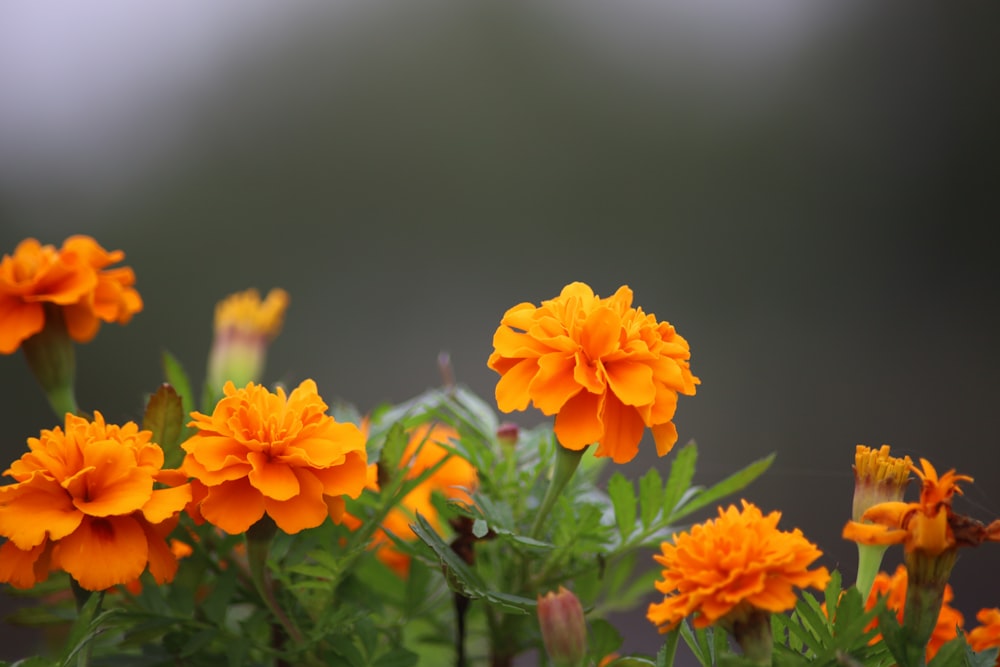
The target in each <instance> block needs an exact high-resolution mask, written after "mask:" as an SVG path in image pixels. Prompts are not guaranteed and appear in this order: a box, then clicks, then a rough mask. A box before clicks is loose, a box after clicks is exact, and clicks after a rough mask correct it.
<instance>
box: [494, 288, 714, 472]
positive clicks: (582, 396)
mask: <svg viewBox="0 0 1000 667" xmlns="http://www.w3.org/2000/svg"><path fill="white" fill-rule="evenodd" d="M493 347H494V351H493V353H492V354H491V355H490V358H489V361H488V365H489V367H490V368H492V369H493V370H495V371H496V372H498V373H499V374H500V376H501V377H500V380H499V381H498V382H497V387H496V399H497V405H498V406H499V408H500V409H501V410H502V411H503V412H512V411H514V410H525V409H527V407H528V404H529V403H531V404H533V405H534V406H535V407H536V408H538V409H539V410H541V411H542V413H544V414H546V415H555V416H556V419H555V432H556V437H557V438H558V439H559V442H560V444H562V446H563V447H566V448H567V449H572V450H577V451H579V450H581V449H584V448H585V447H587V446H588V445H590V444H592V443H595V442H596V443H598V448H597V451H596V453H595V455H596V456H610V457H611V458H612V459H613V460H614V461H615V462H616V463H625V462H627V461H630V460H632V458H633V457H635V455H636V452H637V451H638V446H639V441H640V440H641V439H642V434H643V431H644V430H645V428H646V427H647V426H648V427H650V428H651V430H652V432H653V438H654V440H655V441H656V451H657V453H658V454H659V455H660V456H663V455H665V454H666V453H667V452H669V451H670V449H671V448H672V447H673V445H674V443H675V442H676V441H677V429H676V428H675V427H674V424H673V421H672V420H673V417H674V411H675V410H676V408H677V395H678V393H681V394H686V395H693V394H694V393H695V385H697V384H699V382H700V381H699V380H698V378H696V377H695V376H694V375H692V374H691V369H690V366H689V362H688V360H689V359H690V357H691V352H690V349H689V347H688V343H687V341H686V340H684V338H682V337H681V336H680V335H679V334H678V333H677V332H676V331H675V330H674V328H673V327H672V326H671V325H670V324H668V323H667V322H657V320H656V317H655V316H653V315H648V314H646V313H644V312H643V311H642V309H641V308H633V307H632V290H630V289H629V288H628V287H626V286H622V287H620V288H619V289H618V291H617V292H615V294H614V295H612V296H610V297H607V298H603V299H602V298H600V297H598V296H597V295H595V294H594V292H593V290H592V289H591V288H590V287H589V286H587V285H585V284H584V283H580V282H576V283H572V284H570V285H567V286H566V287H564V288H563V290H562V292H561V293H560V294H559V296H558V297H556V298H555V299H551V300H548V301H543V302H542V304H541V306H535V305H533V304H530V303H521V304H518V305H516V306H514V307H513V308H511V309H510V310H508V311H507V312H506V313H505V314H504V316H503V319H502V320H501V323H500V326H499V327H498V328H497V330H496V333H495V334H494V335H493Z"/></svg>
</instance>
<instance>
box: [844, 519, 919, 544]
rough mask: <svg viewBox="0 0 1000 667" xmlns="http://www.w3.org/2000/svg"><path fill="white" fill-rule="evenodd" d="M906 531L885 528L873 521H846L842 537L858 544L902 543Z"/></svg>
mask: <svg viewBox="0 0 1000 667" xmlns="http://www.w3.org/2000/svg"><path fill="white" fill-rule="evenodd" d="M907 535H909V533H907V532H906V531H905V530H901V529H897V528H886V527H885V526H880V525H878V524H874V523H859V522H857V521H848V522H847V525H845V526H844V532H843V538H844V539H845V540H851V541H852V542H857V543H859V544H886V545H888V544H902V543H903V542H904V541H905V540H906V537H907Z"/></svg>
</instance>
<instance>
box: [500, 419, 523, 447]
mask: <svg viewBox="0 0 1000 667" xmlns="http://www.w3.org/2000/svg"><path fill="white" fill-rule="evenodd" d="M518 436H520V429H519V428H518V426H517V424H514V423H512V422H504V423H502V424H500V426H498V427H497V440H499V441H500V444H501V445H503V446H504V447H513V446H514V445H516V444H517V439H518Z"/></svg>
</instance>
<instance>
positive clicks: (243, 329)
mask: <svg viewBox="0 0 1000 667" xmlns="http://www.w3.org/2000/svg"><path fill="white" fill-rule="evenodd" d="M287 308H288V293H287V292H286V291H285V290H283V289H277V288H276V289H272V290H271V291H270V292H268V294H267V298H266V299H264V300H263V301H261V298H260V293H259V292H258V291H257V290H255V289H249V290H246V291H244V292H238V293H236V294H232V295H230V296H229V297H227V298H225V299H223V300H222V301H220V302H219V303H218V304H217V305H216V307H215V338H214V340H213V341H212V351H211V353H210V354H209V358H208V385H209V386H210V387H212V388H213V389H214V390H215V391H219V390H221V389H222V387H223V385H225V383H226V381H227V380H231V381H232V382H233V384H234V385H236V386H238V387H242V386H245V385H246V383H247V382H259V381H260V378H261V375H262V373H263V370H264V361H265V357H266V355H267V345H268V343H270V342H271V341H272V340H274V339H275V337H277V335H278V333H279V332H280V331H281V325H282V323H283V321H284V317H285V310H287Z"/></svg>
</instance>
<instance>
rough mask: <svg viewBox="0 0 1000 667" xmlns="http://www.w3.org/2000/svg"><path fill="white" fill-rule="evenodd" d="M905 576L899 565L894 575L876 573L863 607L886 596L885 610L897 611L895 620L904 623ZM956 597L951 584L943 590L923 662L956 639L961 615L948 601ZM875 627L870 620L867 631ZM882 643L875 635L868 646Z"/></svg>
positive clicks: (876, 625) (871, 607) (869, 605)
mask: <svg viewBox="0 0 1000 667" xmlns="http://www.w3.org/2000/svg"><path fill="white" fill-rule="evenodd" d="M906 588H907V574H906V567H905V566H904V565H900V566H899V567H897V568H896V572H895V573H894V574H893V575H892V576H891V577H890V576H889V575H888V574H886V573H885V572H879V573H878V574H877V575H876V576H875V583H874V584H873V585H872V592H871V593H870V594H869V596H868V601H867V603H866V604H865V608H866V609H867V610H868V611H871V610H872V609H874V608H875V605H876V604H877V603H878V600H879V598H880V597H883V596H884V597H886V598H887V599H886V608H887V609H889V610H891V611H894V612H896V620H898V621H899V622H900V623H902V622H903V609H904V608H905V607H906ZM954 597H955V594H954V592H953V591H952V589H951V585H950V584H949V585H946V586H945V587H944V604H942V605H941V612H940V613H939V614H938V618H937V625H935V626H934V631H933V633H931V638H930V641H928V642H927V654H926V660H927V662H930V661H931V659H932V658H933V657H934V656H935V655H936V654H937V652H938V651H939V650H941V647H942V646H944V645H945V644H947V643H948V642H950V641H951V640H952V639H954V638H955V637H957V636H958V629H960V628H961V627H962V625H963V624H964V623H965V617H963V616H962V613H961V612H960V611H958V610H957V609H955V608H954V607H952V606H951V601H952V600H953V599H954ZM876 627H878V619H873V620H872V622H871V624H870V625H869V626H868V630H871V629H873V628H876ZM881 640H882V635H876V636H875V637H874V638H873V639H872V640H871V642H870V643H871V644H877V643H878V642H880V641H881Z"/></svg>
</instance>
